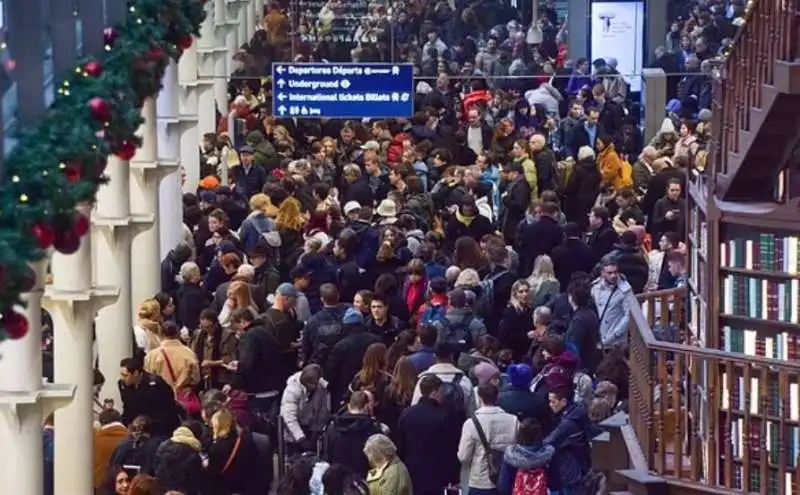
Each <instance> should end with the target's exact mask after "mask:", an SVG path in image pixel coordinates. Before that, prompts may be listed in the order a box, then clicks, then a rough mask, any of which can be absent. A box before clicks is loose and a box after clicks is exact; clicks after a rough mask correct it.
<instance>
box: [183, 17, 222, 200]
mask: <svg viewBox="0 0 800 495" xmlns="http://www.w3.org/2000/svg"><path fill="white" fill-rule="evenodd" d="M208 22H209V21H208V19H207V18H206V20H205V22H204V23H203V25H204V26H205V25H206V23H208ZM198 43H199V39H198V40H195V42H194V43H193V44H192V46H191V47H190V48H189V49H188V50H186V51H185V52H183V56H182V57H181V59H180V60H179V61H178V88H179V89H178V91H177V100H178V102H177V103H178V119H179V120H180V121H181V124H182V125H181V126H180V136H179V137H178V140H179V143H178V144H179V147H180V150H179V155H178V156H179V157H180V162H181V165H182V166H183V168H184V171H185V174H184V175H185V177H186V181H185V182H184V183H183V184H182V187H183V192H195V191H197V184H198V182H199V181H200V148H199V146H200V133H199V128H198V98H199V94H200V87H201V86H199V85H198V81H197V59H198V57H199V55H198V54H197V44H198ZM206 125H208V122H207V123H206ZM211 125H212V126H213V119H212V122H211Z"/></svg>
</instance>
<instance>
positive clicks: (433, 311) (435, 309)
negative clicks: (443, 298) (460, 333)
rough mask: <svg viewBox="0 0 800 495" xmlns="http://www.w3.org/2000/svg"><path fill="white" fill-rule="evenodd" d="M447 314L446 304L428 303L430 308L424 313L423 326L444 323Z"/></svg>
mask: <svg viewBox="0 0 800 495" xmlns="http://www.w3.org/2000/svg"><path fill="white" fill-rule="evenodd" d="M446 314H447V307H446V306H445V305H439V306H434V305H433V304H428V308H427V309H426V310H425V312H424V313H422V320H421V323H422V325H423V326H427V325H433V324H434V323H442V322H444V321H445V315H446Z"/></svg>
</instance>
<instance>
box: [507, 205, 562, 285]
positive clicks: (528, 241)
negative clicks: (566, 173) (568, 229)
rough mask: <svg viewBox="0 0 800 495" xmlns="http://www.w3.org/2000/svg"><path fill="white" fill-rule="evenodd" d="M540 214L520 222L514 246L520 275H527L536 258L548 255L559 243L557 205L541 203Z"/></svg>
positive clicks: (560, 238) (560, 236)
mask: <svg viewBox="0 0 800 495" xmlns="http://www.w3.org/2000/svg"><path fill="white" fill-rule="evenodd" d="M539 210H540V212H541V214H540V215H539V217H538V218H537V219H536V220H534V221H528V220H527V219H526V220H523V222H522V223H521V224H520V228H519V231H518V232H519V233H518V234H517V240H516V244H514V247H515V249H516V251H517V253H519V270H518V272H517V273H518V275H519V276H520V277H523V278H524V277H527V276H528V275H530V274H531V272H532V271H533V266H534V263H535V261H536V258H538V257H539V256H541V255H543V254H546V255H548V256H550V253H552V252H553V248H555V247H556V246H558V245H559V244H561V240H562V239H563V237H564V233H563V231H562V230H561V226H560V225H559V224H558V220H556V218H558V214H559V209H558V205H557V204H555V203H550V202H547V203H542V205H541V206H540V207H539Z"/></svg>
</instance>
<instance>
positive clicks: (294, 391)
mask: <svg viewBox="0 0 800 495" xmlns="http://www.w3.org/2000/svg"><path fill="white" fill-rule="evenodd" d="M300 373H301V372H300V371H298V372H296V373H295V374H293V375H292V376H290V377H289V379H288V380H286V388H285V389H284V390H283V396H282V397H281V419H282V420H283V424H284V425H286V430H287V435H286V440H287V441H289V442H299V441H301V440H303V439H304V438H305V436H306V435H305V433H303V428H302V427H301V426H300V421H299V420H298V419H297V415H298V414H299V413H300V409H301V408H302V407H303V404H304V403H305V402H308V394H307V393H306V388H305V387H304V386H303V384H302V383H300ZM319 386H320V387H322V388H323V389H325V390H326V393H327V388H328V382H326V381H325V379H324V378H320V380H319ZM330 400H331V399H330V395H328V409H330Z"/></svg>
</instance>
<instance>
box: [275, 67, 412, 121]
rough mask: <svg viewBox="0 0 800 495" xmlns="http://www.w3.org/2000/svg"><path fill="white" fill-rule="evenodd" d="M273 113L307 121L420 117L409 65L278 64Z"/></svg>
mask: <svg viewBox="0 0 800 495" xmlns="http://www.w3.org/2000/svg"><path fill="white" fill-rule="evenodd" d="M272 81H273V85H274V91H273V98H272V101H273V109H272V111H273V114H274V115H277V116H278V117H299V118H303V119H314V118H316V119H321V118H328V119H336V118H338V119H362V118H373V119H376V118H399V117H411V116H413V115H414V73H413V70H412V67H411V65H409V64H282V63H276V64H272Z"/></svg>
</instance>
